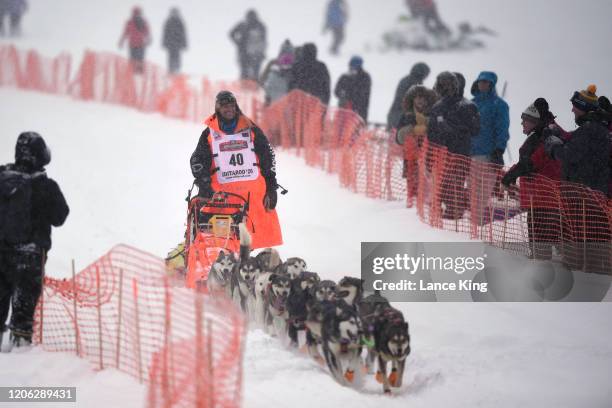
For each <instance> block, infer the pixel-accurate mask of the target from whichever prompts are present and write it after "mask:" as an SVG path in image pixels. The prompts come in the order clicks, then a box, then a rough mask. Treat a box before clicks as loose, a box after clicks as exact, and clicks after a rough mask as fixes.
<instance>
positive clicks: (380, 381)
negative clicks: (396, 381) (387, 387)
mask: <svg viewBox="0 0 612 408" xmlns="http://www.w3.org/2000/svg"><path fill="white" fill-rule="evenodd" d="M376 381H378V383H379V384H382V383H383V373H381V372H380V371H377V372H376Z"/></svg>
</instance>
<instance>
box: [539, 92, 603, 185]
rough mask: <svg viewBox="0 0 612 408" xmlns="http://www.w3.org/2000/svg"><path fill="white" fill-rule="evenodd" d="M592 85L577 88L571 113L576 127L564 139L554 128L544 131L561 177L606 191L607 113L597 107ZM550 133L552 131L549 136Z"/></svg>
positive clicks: (548, 150) (548, 148) (547, 144)
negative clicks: (547, 135)
mask: <svg viewBox="0 0 612 408" xmlns="http://www.w3.org/2000/svg"><path fill="white" fill-rule="evenodd" d="M596 91H597V88H596V87H595V85H590V86H589V87H588V88H587V89H586V90H583V91H580V92H578V91H576V92H574V95H573V96H572V99H571V102H572V105H573V108H572V112H573V113H574V118H575V121H576V124H577V125H578V129H576V130H575V131H573V132H570V136H569V140H567V141H564V140H563V139H561V138H560V137H559V136H558V135H555V134H554V130H550V131H549V132H547V133H548V134H549V137H548V138H547V139H546V147H547V152H548V153H549V154H550V156H551V157H552V158H554V159H556V160H560V161H561V171H562V180H565V181H571V182H574V183H578V184H582V185H585V186H587V187H589V188H591V189H593V190H597V191H601V192H602V193H604V194H607V193H608V178H609V173H608V159H609V149H610V147H609V136H608V121H607V120H606V115H605V114H604V113H603V112H602V111H601V110H600V109H599V102H598V99H597V95H596V94H595V92H596ZM550 132H552V133H553V134H552V135H551V134H550Z"/></svg>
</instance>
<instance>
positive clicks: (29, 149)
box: [15, 132, 51, 169]
mask: <svg viewBox="0 0 612 408" xmlns="http://www.w3.org/2000/svg"><path fill="white" fill-rule="evenodd" d="M50 162H51V151H50V150H49V148H48V147H47V144H46V143H45V141H44V139H43V138H42V136H41V135H39V134H38V133H36V132H23V133H21V134H20V135H19V137H18V138H17V144H16V145H15V163H18V164H29V165H31V166H32V167H33V168H35V169H39V168H43V167H45V166H46V165H47V164H49V163H50Z"/></svg>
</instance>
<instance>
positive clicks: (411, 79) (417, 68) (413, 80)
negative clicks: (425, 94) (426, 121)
mask: <svg viewBox="0 0 612 408" xmlns="http://www.w3.org/2000/svg"><path fill="white" fill-rule="evenodd" d="M428 75H429V66H428V65H427V64H425V63H424V62H417V63H416V64H414V65H413V66H412V69H411V70H410V74H409V75H407V76H405V77H404V78H402V79H401V80H400V81H399V83H398V84H397V88H396V90H395V96H394V97H393V103H392V104H391V109H389V113H388V114H387V129H388V130H391V129H397V122H398V121H399V118H400V116H401V115H402V100H403V99H404V95H406V92H408V89H410V87H411V86H413V85H421V84H422V83H423V81H425V79H426V78H427V76H428Z"/></svg>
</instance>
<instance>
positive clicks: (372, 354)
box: [205, 224, 410, 393]
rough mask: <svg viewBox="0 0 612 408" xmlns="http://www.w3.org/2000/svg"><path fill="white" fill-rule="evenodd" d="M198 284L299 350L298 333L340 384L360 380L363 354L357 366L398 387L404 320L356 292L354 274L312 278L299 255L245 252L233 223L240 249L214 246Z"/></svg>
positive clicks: (375, 298)
mask: <svg viewBox="0 0 612 408" xmlns="http://www.w3.org/2000/svg"><path fill="white" fill-rule="evenodd" d="M205 285H206V288H207V290H208V292H209V293H210V294H211V295H212V296H228V297H229V298H231V299H232V300H233V301H234V302H235V303H236V304H237V305H239V306H240V308H241V309H242V311H243V312H244V313H245V315H246V316H247V317H248V318H249V320H250V321H251V322H254V323H255V324H256V325H258V326H260V327H262V328H263V330H264V331H265V332H266V333H268V334H270V335H272V336H275V337H278V338H279V339H280V340H281V342H283V343H284V344H286V345H288V346H289V347H293V348H299V347H300V345H301V344H300V339H302V343H303V344H302V345H304V344H305V346H306V347H307V350H308V353H309V354H310V355H311V356H312V357H313V358H315V359H316V360H318V361H323V360H324V361H325V363H326V364H327V366H328V367H329V370H330V371H331V374H332V376H333V377H334V379H335V380H336V381H338V382H339V383H340V384H342V385H349V386H358V385H359V384H360V382H361V377H360V373H361V367H362V361H364V360H363V359H362V353H365V369H366V371H367V372H368V373H372V372H373V371H374V364H375V362H377V363H378V368H377V371H376V379H377V381H379V382H381V383H382V384H383V391H384V392H385V393H390V392H391V387H396V388H399V387H401V385H402V378H403V374H404V367H405V364H406V357H407V356H408V354H410V335H409V333H408V322H406V320H405V319H404V316H403V314H402V312H400V311H399V310H397V309H394V308H393V307H391V305H390V304H389V302H388V301H387V299H386V298H384V297H383V296H381V295H380V293H378V292H376V293H374V294H372V295H369V296H366V297H364V290H363V281H362V280H361V279H359V278H354V277H345V278H343V279H341V280H340V282H338V283H336V282H334V281H331V280H320V278H319V275H318V274H317V273H315V272H310V271H308V270H307V265H306V262H305V261H304V260H303V259H301V258H288V259H287V260H285V261H284V262H283V261H282V260H281V259H280V256H279V254H278V252H277V251H276V250H274V249H272V248H267V249H264V250H263V251H261V252H260V253H259V254H257V255H256V256H251V248H250V236H249V233H248V231H247V230H246V228H245V227H244V224H240V253H239V254H236V253H233V252H231V251H227V250H223V251H221V252H220V253H219V256H218V257H217V259H216V260H215V262H214V263H213V264H212V266H211V269H210V272H209V274H208V279H207V280H206V282H205ZM300 333H302V334H301V335H300ZM321 354H323V357H321ZM389 363H391V371H390V373H389V374H388V375H387V367H388V364H389Z"/></svg>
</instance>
